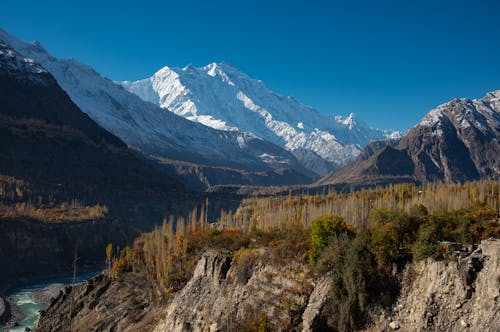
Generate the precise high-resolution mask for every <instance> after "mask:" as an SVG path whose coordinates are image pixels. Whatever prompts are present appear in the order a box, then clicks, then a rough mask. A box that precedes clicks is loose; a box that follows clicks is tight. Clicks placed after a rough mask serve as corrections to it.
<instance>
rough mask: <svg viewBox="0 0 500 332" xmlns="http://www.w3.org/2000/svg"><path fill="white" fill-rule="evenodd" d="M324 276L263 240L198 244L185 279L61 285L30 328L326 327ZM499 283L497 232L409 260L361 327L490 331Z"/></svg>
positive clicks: (499, 309) (124, 278) (498, 311)
mask: <svg viewBox="0 0 500 332" xmlns="http://www.w3.org/2000/svg"><path fill="white" fill-rule="evenodd" d="M330 280H331V279H330V278H329V276H328V275H326V276H324V277H322V278H320V279H315V278H314V277H313V275H312V273H311V271H310V270H309V268H308V266H307V265H304V264H299V263H296V262H293V261H287V262H277V261H275V260H273V259H272V256H271V255H270V252H269V250H268V249H242V250H240V251H239V252H237V253H236V254H235V255H234V257H232V256H228V255H225V254H222V253H220V252H217V251H207V252H205V253H204V254H203V255H202V257H201V258H200V260H199V261H198V263H197V265H196V268H195V270H194V273H193V276H192V278H191V279H190V280H189V282H188V283H187V284H186V285H185V286H184V287H183V288H182V289H181V290H179V291H178V292H177V293H174V294H172V295H170V296H167V297H163V299H162V300H161V301H160V300H158V296H157V295H158V294H156V293H155V291H154V287H151V286H150V285H151V284H150V283H149V282H146V278H145V276H144V275H142V274H140V273H136V272H134V273H132V272H128V273H124V274H122V275H121V276H120V277H119V278H118V279H115V280H113V281H111V280H109V279H108V278H107V277H105V276H100V277H97V278H94V279H92V280H91V281H89V282H87V283H85V284H83V285H80V286H76V287H73V288H67V289H66V290H65V291H64V292H61V294H60V296H59V297H58V298H57V299H56V300H54V301H53V302H52V304H51V306H50V307H49V308H48V309H47V311H46V312H45V313H43V314H42V315H41V318H40V320H39V323H38V326H37V329H36V331H66V330H68V329H69V326H70V324H71V328H72V330H73V331H87V330H88V329H89V327H92V330H96V331H139V330H141V331H143V330H153V331H156V332H162V331H241V330H244V329H245V328H254V329H255V328H256V326H259V324H261V323H265V324H268V325H267V326H271V328H272V330H273V331H283V330H287V331H328V330H329V329H328V327H327V326H326V325H325V321H324V317H322V311H323V307H324V306H325V305H326V304H327V303H328V302H327V301H328V296H329V291H330V288H331V281H330ZM499 286H500V240H494V239H491V240H487V241H483V242H482V244H481V245H479V246H478V247H477V248H475V249H474V250H472V247H470V250H468V251H461V252H457V253H454V254H453V255H451V256H450V257H449V258H448V259H447V260H443V261H434V260H430V259H428V260H426V261H422V262H420V263H417V264H409V265H408V266H407V267H406V269H405V270H404V272H403V274H402V289H401V292H400V295H399V297H398V298H397V300H396V302H395V304H394V305H393V306H392V307H391V308H380V307H378V308H372V309H373V310H372V309H370V310H371V311H372V312H371V313H370V314H369V317H372V318H371V320H372V322H371V323H370V322H368V325H369V327H370V331H388V330H401V331H496V330H499V328H500V326H499V323H498V322H499V320H498V317H499V316H500V306H499V300H500V294H499ZM373 302H374V303H377V301H373ZM376 312H377V314H375V313H376ZM69 317H72V320H71V323H70V320H69ZM261 326H262V325H261Z"/></svg>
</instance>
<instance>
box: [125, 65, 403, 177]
mask: <svg viewBox="0 0 500 332" xmlns="http://www.w3.org/2000/svg"><path fill="white" fill-rule="evenodd" d="M121 84H122V85H123V86H124V87H125V88H126V89H127V90H128V91H131V92H132V93H135V94H136V95H138V96H139V97H141V98H142V99H143V100H145V101H149V102H152V103H156V104H158V105H159V106H161V107H162V108H164V109H168V110H170V111H172V112H174V113H176V114H178V115H180V116H183V117H185V118H187V119H190V120H192V121H196V122H200V123H203V124H205V125H207V126H211V127H213V128H217V129H222V130H227V131H233V130H241V131H245V132H251V133H253V134H255V135H257V136H259V137H262V138H264V139H266V140H269V141H271V142H273V143H274V144H277V145H279V146H282V147H283V148H285V149H286V150H288V151H290V152H292V153H294V155H295V156H296V157H297V158H298V159H299V160H301V157H303V156H304V154H303V153H295V152H296V151H297V150H300V151H303V150H308V151H310V152H314V153H315V154H316V155H318V156H319V157H321V158H322V159H324V160H325V161H326V162H327V164H329V165H331V166H330V167H331V168H333V167H338V166H342V165H345V164H347V163H349V162H351V161H353V160H354V159H355V158H356V157H357V155H358V154H359V152H360V151H361V148H362V147H363V146H364V145H366V144H367V143H368V142H369V141H370V140H374V139H384V138H387V137H394V136H395V137H397V136H399V135H400V133H399V132H396V131H382V130H377V129H372V128H369V127H368V126H367V125H366V124H365V123H364V122H363V121H362V120H361V119H359V117H357V116H356V115H355V114H353V113H351V114H350V115H349V116H347V117H342V116H330V115H326V114H322V113H320V112H318V111H317V110H316V109H314V108H313V107H310V106H305V105H303V104H301V103H300V102H298V101H297V100H296V99H295V98H293V97H291V96H282V95H279V94H277V93H274V92H273V91H271V90H270V89H269V88H267V86H266V85H265V84H264V83H263V82H262V81H261V80H255V79H252V78H250V77H249V76H248V75H247V74H245V73H243V72H241V71H239V70H238V69H236V68H235V67H233V66H231V65H229V64H227V63H225V62H221V63H210V64H208V65H206V66H203V67H194V66H192V65H189V66H186V67H184V68H170V67H163V68H161V69H160V70H158V71H157V72H156V73H154V74H153V75H152V76H151V77H149V78H146V79H143V80H138V81H134V82H131V81H124V82H121ZM301 161H302V162H303V164H305V165H307V164H308V163H309V164H311V162H310V161H309V160H301ZM331 168H330V169H331ZM310 169H312V170H314V171H316V172H317V173H318V172H320V173H322V174H324V170H323V169H322V168H310Z"/></svg>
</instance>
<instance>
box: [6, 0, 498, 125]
mask: <svg viewBox="0 0 500 332" xmlns="http://www.w3.org/2000/svg"><path fill="white" fill-rule="evenodd" d="M0 27H3V28H4V29H6V30H7V31H8V32H10V33H12V34H14V35H17V36H18V37H19V38H21V39H23V40H35V39H36V40H39V41H40V42H42V44H44V46H45V47H46V48H47V49H48V50H49V52H51V53H52V54H53V55H55V56H57V57H74V58H76V59H78V60H80V61H82V62H85V63H87V64H89V65H91V66H92V67H94V68H95V69H96V70H97V71H98V72H100V73H101V74H103V75H105V76H107V77H110V78H112V79H114V80H126V79H127V80H135V79H140V78H145V77H147V76H150V75H151V74H153V73H154V72H155V71H156V70H157V69H159V68H161V67H163V66H165V65H168V66H170V67H183V66H185V65H187V64H190V63H192V64H194V65H196V66H201V65H205V64H207V63H209V62H214V61H216V62H218V61H227V62H229V63H231V64H233V65H234V66H235V67H237V68H239V69H240V70H242V71H244V72H246V73H247V74H249V75H250V76H252V77H254V78H258V79H261V80H263V81H264V82H266V83H267V85H268V86H269V87H270V88H271V89H273V90H274V91H276V92H278V93H280V94H285V95H292V96H295V97H296V98H297V99H298V100H300V101H301V102H303V103H305V104H308V105H311V106H314V107H315V108H317V109H318V110H319V111H321V112H324V113H331V114H342V115H346V114H348V113H350V112H355V113H357V114H358V115H359V116H360V117H362V118H363V119H364V120H365V121H366V122H367V123H368V124H370V125H372V126H374V127H380V128H397V129H408V128H409V127H411V126H412V125H413V124H415V123H416V122H417V121H418V120H419V119H420V118H421V117H422V116H423V115H424V114H425V113H426V112H427V111H428V110H429V109H431V108H432V107H434V106H435V105H437V104H439V103H442V102H445V101H447V100H449V99H451V98H453V97H471V98H477V97H481V96H482V95H483V94H484V93H485V92H487V91H489V90H495V89H500V1H499V0H453V1H441V0H440V1H437V0H434V1H427V0H416V1H409V0H405V1H403V0H387V1H383V0H380V1H375V0H374V1H333V0H332V1H328V0H324V1H312V0H309V1H293V0H288V1H285V0H283V1H271V0H267V1H258V0H253V1H239V0H232V1H226V0H214V1H208V0H199V1H189V0H184V1H182V0H179V1H147V0H142V1H125V0H124V1H105V0H101V1H93V0H88V1H50V0H47V1H27V0H26V1H17V0H0Z"/></svg>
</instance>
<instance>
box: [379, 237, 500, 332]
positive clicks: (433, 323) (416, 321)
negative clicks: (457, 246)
mask: <svg viewBox="0 0 500 332" xmlns="http://www.w3.org/2000/svg"><path fill="white" fill-rule="evenodd" d="M464 256H465V257H464ZM388 317H389V319H386V320H385V323H381V324H379V325H378V326H384V325H385V326H389V325H390V324H392V327H390V326H389V327H390V328H392V329H401V330H402V331H498V330H500V320H499V318H500V240H498V239H491V240H487V241H483V242H482V243H481V245H480V246H479V247H478V248H477V249H476V250H474V251H473V252H472V253H469V254H461V255H457V257H456V258H454V259H448V260H444V261H433V260H430V259H428V260H426V261H423V262H420V263H418V264H415V265H413V264H412V265H409V266H408V267H407V268H406V270H405V272H404V275H403V288H402V290H401V293H400V296H399V299H398V301H397V303H396V304H395V306H394V307H393V311H392V312H390V313H388Z"/></svg>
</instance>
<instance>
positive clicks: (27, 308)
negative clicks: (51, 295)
mask: <svg viewBox="0 0 500 332" xmlns="http://www.w3.org/2000/svg"><path fill="white" fill-rule="evenodd" d="M100 273H101V271H98V272H89V273H84V274H81V275H78V276H77V277H76V278H75V280H74V282H73V277H64V278H59V279H51V280H46V281H44V282H41V283H38V284H34V285H29V286H24V287H19V288H16V289H14V290H13V291H12V292H11V293H10V294H9V297H10V298H11V299H12V300H14V302H15V303H16V304H17V306H18V307H19V309H20V310H21V312H22V313H23V315H24V319H23V320H21V321H20V322H19V325H18V326H15V327H12V328H11V329H10V330H9V331H10V332H20V331H22V332H24V331H25V329H26V328H27V327H28V328H30V329H31V328H33V327H34V326H35V324H36V321H37V319H38V316H39V312H40V310H45V309H47V306H46V305H44V304H41V303H37V302H36V301H35V299H34V297H33V293H34V292H36V291H38V290H40V289H42V288H45V287H47V286H50V285H54V284H61V283H62V284H78V283H82V282H84V281H86V280H89V279H90V278H92V277H94V276H96V275H98V274H100Z"/></svg>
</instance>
